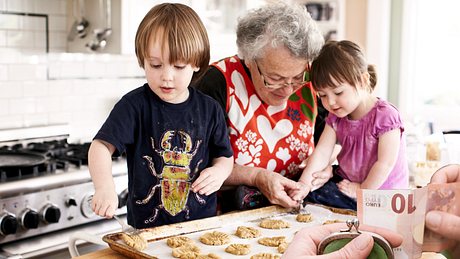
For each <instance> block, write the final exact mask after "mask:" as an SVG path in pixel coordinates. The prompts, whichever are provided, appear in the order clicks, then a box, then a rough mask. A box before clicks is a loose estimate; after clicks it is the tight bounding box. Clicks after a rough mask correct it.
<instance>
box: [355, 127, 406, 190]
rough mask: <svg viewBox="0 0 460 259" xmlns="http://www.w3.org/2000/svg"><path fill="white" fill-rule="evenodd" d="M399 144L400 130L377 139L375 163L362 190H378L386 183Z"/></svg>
mask: <svg viewBox="0 0 460 259" xmlns="http://www.w3.org/2000/svg"><path fill="white" fill-rule="evenodd" d="M400 142H401V129H400V128H396V129H394V130H390V131H388V132H386V133H384V134H382V135H381V136H380V137H379V146H378V155H377V161H376V162H375V163H374V165H373V166H372V168H371V170H370V171H369V174H368V175H367V177H366V180H364V182H362V183H361V188H362V189H378V188H379V187H380V186H382V184H383V183H384V182H385V181H386V179H387V178H388V176H389V175H390V173H391V170H392V169H393V167H394V165H395V163H396V161H397V159H398V156H399V152H400V151H399V146H400Z"/></svg>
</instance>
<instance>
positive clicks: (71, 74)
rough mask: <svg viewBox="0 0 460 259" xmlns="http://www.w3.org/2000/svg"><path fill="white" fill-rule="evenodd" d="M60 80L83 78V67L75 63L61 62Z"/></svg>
mask: <svg viewBox="0 0 460 259" xmlns="http://www.w3.org/2000/svg"><path fill="white" fill-rule="evenodd" d="M61 65H62V68H61V77H62V78H82V77H84V73H83V71H84V65H83V63H77V62H62V63H61Z"/></svg>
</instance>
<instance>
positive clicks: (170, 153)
mask: <svg viewBox="0 0 460 259" xmlns="http://www.w3.org/2000/svg"><path fill="white" fill-rule="evenodd" d="M176 136H178V137H180V140H181V141H180V146H173V145H172V141H171V140H172V138H174V137H176ZM192 142H193V141H192V138H191V137H190V135H189V134H187V133H186V132H184V131H181V130H177V131H176V130H168V131H166V132H165V133H163V136H162V137H161V140H160V148H159V149H157V148H155V141H154V139H153V138H151V143H152V148H153V150H154V151H155V152H156V153H157V154H158V155H160V157H161V158H162V160H163V168H162V171H161V173H160V174H158V173H157V172H156V170H155V166H154V162H153V159H152V157H150V156H143V158H144V159H145V160H146V161H147V163H148V168H149V170H150V172H151V174H152V175H153V176H155V177H156V178H158V179H159V181H158V184H156V185H154V186H152V187H151V188H150V191H149V193H148V194H147V196H146V197H145V198H144V199H141V200H136V204H138V205H142V204H147V203H148V202H149V201H150V200H151V198H152V197H153V196H154V194H155V191H156V190H157V189H160V191H161V195H160V197H161V198H160V199H161V202H160V204H159V205H158V206H157V207H155V209H154V211H153V214H152V216H151V217H150V218H148V219H146V220H145V221H144V222H145V223H146V224H147V223H149V222H154V221H155V220H156V218H157V217H158V212H159V210H165V211H166V212H167V213H168V214H169V215H171V216H176V215H177V214H179V213H181V212H185V213H186V214H185V218H186V219H189V217H190V210H189V208H188V206H187V201H188V197H189V193H190V186H191V183H192V182H193V180H195V177H197V176H198V174H197V173H198V168H199V165H200V164H201V162H202V161H203V160H200V161H198V163H197V164H196V166H195V169H194V170H193V172H192V170H191V169H190V164H191V162H192V160H193V157H194V156H195V154H196V152H197V150H198V148H199V146H200V144H201V142H202V141H201V140H197V141H196V143H195V145H194V147H193V143H192ZM193 194H194V196H195V198H196V200H197V201H198V203H200V204H201V205H203V204H205V203H206V201H205V200H204V199H203V198H201V197H200V195H199V194H198V193H193Z"/></svg>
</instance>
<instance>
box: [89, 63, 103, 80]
mask: <svg viewBox="0 0 460 259" xmlns="http://www.w3.org/2000/svg"><path fill="white" fill-rule="evenodd" d="M106 71H107V70H106V66H105V63H104V62H97V61H94V62H86V63H85V64H84V77H88V78H104V77H105V76H106Z"/></svg>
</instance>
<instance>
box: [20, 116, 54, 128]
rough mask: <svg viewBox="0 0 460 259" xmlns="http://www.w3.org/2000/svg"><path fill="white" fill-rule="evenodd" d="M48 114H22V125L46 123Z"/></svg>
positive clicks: (30, 125) (29, 125)
mask: <svg viewBox="0 0 460 259" xmlns="http://www.w3.org/2000/svg"><path fill="white" fill-rule="evenodd" d="M48 124H49V123H48V114H46V113H35V114H26V115H24V127H32V126H42V125H48Z"/></svg>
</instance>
